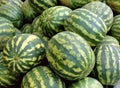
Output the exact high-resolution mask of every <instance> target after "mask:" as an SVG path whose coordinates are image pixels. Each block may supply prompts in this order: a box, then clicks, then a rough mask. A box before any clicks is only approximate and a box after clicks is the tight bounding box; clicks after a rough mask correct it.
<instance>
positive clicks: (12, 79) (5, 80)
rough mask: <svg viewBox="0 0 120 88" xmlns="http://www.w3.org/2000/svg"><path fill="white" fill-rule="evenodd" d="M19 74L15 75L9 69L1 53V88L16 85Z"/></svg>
mask: <svg viewBox="0 0 120 88" xmlns="http://www.w3.org/2000/svg"><path fill="white" fill-rule="evenodd" d="M16 80H17V74H14V73H13V72H12V71H11V70H9V69H8V67H7V65H6V63H5V62H4V61H3V59H2V52H0V88H8V87H9V86H12V85H15V83H16Z"/></svg>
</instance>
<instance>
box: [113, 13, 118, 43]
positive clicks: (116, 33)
mask: <svg viewBox="0 0 120 88" xmlns="http://www.w3.org/2000/svg"><path fill="white" fill-rule="evenodd" d="M119 25H120V15H116V16H115V17H114V21H113V24H112V27H111V35H112V36H113V37H115V38H116V39H117V40H118V41H119V43H120V26H119Z"/></svg>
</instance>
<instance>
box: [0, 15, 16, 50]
mask: <svg viewBox="0 0 120 88" xmlns="http://www.w3.org/2000/svg"><path fill="white" fill-rule="evenodd" d="M14 35H15V27H14V25H13V24H12V22H11V21H9V20H8V19H6V18H4V17H0V50H3V47H4V46H5V45H6V43H7V41H8V40H9V39H10V38H12V37H13V36H14Z"/></svg>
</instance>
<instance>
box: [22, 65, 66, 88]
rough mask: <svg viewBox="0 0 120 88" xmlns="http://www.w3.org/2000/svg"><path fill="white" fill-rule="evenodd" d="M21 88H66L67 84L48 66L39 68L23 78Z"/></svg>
mask: <svg viewBox="0 0 120 88" xmlns="http://www.w3.org/2000/svg"><path fill="white" fill-rule="evenodd" d="M21 88H65V84H64V82H63V81H62V80H61V79H60V78H59V77H58V76H57V75H56V74H54V73H53V72H52V71H51V70H50V69H49V68H48V67H47V66H38V67H35V68H33V69H32V70H30V71H29V72H28V73H27V74H26V75H25V76H24V77H23V80H22V84H21Z"/></svg>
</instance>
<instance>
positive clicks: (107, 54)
mask: <svg viewBox="0 0 120 88" xmlns="http://www.w3.org/2000/svg"><path fill="white" fill-rule="evenodd" d="M94 52H95V56H96V76H97V77H98V80H99V81H100V82H101V83H102V84H103V85H114V84H116V83H119V82H120V46H119V42H118V41H117V40H116V39H115V38H114V37H112V36H106V37H105V38H104V39H103V41H102V42H101V43H100V44H98V45H97V47H96V48H95V51H94Z"/></svg>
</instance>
